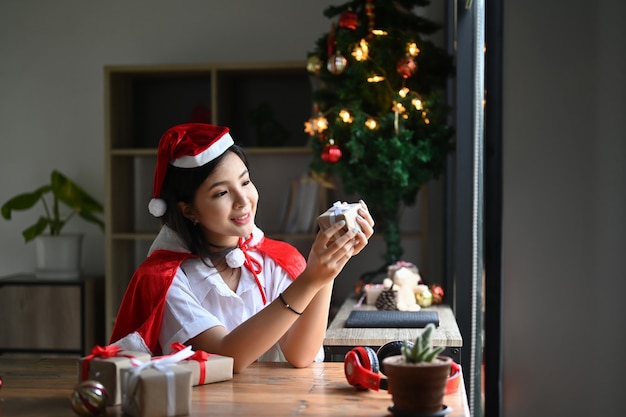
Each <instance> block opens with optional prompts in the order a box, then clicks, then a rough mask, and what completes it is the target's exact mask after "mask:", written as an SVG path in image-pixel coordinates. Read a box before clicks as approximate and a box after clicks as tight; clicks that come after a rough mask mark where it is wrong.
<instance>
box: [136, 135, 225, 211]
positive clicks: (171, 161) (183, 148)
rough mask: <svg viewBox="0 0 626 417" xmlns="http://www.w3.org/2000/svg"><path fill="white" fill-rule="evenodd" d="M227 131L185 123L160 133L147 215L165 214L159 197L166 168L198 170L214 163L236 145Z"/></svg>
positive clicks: (163, 201) (164, 204)
mask: <svg viewBox="0 0 626 417" xmlns="http://www.w3.org/2000/svg"><path fill="white" fill-rule="evenodd" d="M228 132H229V129H228V128H227V127H224V126H214V125H209V124H206V123H185V124H180V125H176V126H174V127H171V128H169V129H168V130H167V131H166V132H165V133H164V134H163V136H162V137H161V140H160V141H159V150H158V153H157V163H156V168H155V170H154V186H153V189H152V200H150V203H149V204H148V211H150V214H152V215H153V216H154V217H161V216H163V215H164V214H165V212H166V211H167V204H166V203H165V200H163V199H161V198H160V196H161V188H162V187H163V182H164V181H165V174H166V173H167V166H168V165H173V166H175V167H178V168H197V167H201V166H203V165H204V164H206V163H208V162H210V161H212V160H214V159H215V158H217V157H219V156H220V155H222V154H223V153H224V152H226V150H227V149H228V148H230V147H231V146H232V145H233V144H234V143H235V142H234V141H233V138H232V137H231V136H230V133H228Z"/></svg>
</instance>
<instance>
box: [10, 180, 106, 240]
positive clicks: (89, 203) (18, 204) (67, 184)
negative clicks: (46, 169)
mask: <svg viewBox="0 0 626 417" xmlns="http://www.w3.org/2000/svg"><path fill="white" fill-rule="evenodd" d="M39 201H41V203H42V205H43V208H44V215H43V216H41V217H39V219H38V220H37V222H36V223H35V224H33V225H32V226H29V227H27V228H26V229H24V231H23V232H22V235H23V236H24V241H25V242H29V241H31V240H33V239H34V238H36V237H37V236H39V235H42V234H44V233H45V232H46V229H48V232H49V234H50V235H52V236H57V235H59V234H61V230H63V227H64V226H65V225H66V224H67V222H68V221H69V220H70V219H71V218H72V217H73V216H74V215H76V214H77V215H78V216H79V217H81V218H83V219H84V220H86V221H87V222H90V223H94V224H96V225H97V226H98V227H100V229H101V230H103V231H104V221H103V220H102V219H101V218H100V217H99V216H98V213H102V212H103V208H102V204H101V203H100V202H98V201H97V200H96V199H95V198H93V197H92V196H91V195H89V194H88V193H87V192H86V191H85V190H83V189H82V188H81V187H80V186H78V185H77V184H76V183H75V182H73V181H72V180H70V179H69V178H67V177H66V176H65V175H63V174H62V173H60V172H59V171H57V170H53V171H52V174H51V175H50V184H46V185H43V186H41V187H39V188H37V189H36V190H35V191H33V192H29V193H22V194H18V195H16V196H15V197H13V198H11V199H9V200H8V201H7V202H6V203H4V204H3V205H2V208H1V211H2V217H4V218H5V219H6V220H11V213H12V212H13V211H24V210H28V209H30V208H32V207H33V206H35V205H36V204H37V203H38V202H39ZM60 203H63V204H64V205H65V206H67V208H69V209H70V210H69V211H67V212H64V213H62V212H61V207H60V206H61V204H60Z"/></svg>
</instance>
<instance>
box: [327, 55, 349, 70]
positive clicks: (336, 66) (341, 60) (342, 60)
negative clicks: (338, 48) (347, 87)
mask: <svg viewBox="0 0 626 417" xmlns="http://www.w3.org/2000/svg"><path fill="white" fill-rule="evenodd" d="M347 65H348V60H347V59H346V57H345V56H343V55H341V52H337V53H335V54H333V55H331V56H330V57H329V58H328V63H327V64H326V68H327V69H328V72H330V73H331V74H334V75H340V74H341V73H342V72H343V71H344V70H345V69H346V66H347Z"/></svg>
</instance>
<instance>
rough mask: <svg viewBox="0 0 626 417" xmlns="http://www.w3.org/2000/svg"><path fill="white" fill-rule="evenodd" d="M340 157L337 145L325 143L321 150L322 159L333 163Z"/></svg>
mask: <svg viewBox="0 0 626 417" xmlns="http://www.w3.org/2000/svg"><path fill="white" fill-rule="evenodd" d="M340 159H341V149H340V148H339V146H337V145H326V146H324V149H323V150H322V161H324V162H328V163H329V164H334V163H336V162H337V161H339V160H340Z"/></svg>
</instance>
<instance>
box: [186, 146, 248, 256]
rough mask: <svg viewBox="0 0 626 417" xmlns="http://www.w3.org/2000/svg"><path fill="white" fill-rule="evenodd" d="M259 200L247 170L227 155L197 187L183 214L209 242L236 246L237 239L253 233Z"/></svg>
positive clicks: (242, 164) (239, 159)
mask: <svg viewBox="0 0 626 417" xmlns="http://www.w3.org/2000/svg"><path fill="white" fill-rule="evenodd" d="M258 200H259V193H258V191H257V189H256V187H255V186H254V184H253V183H252V181H251V180H250V173H249V172H248V168H246V165H245V164H244V163H243V161H242V160H241V158H239V156H237V155H236V154H234V153H232V152H228V153H227V154H226V155H224V158H223V159H222V160H221V161H220V163H219V164H218V165H217V167H216V168H215V170H214V171H213V172H212V173H211V174H210V175H209V176H208V177H207V178H206V180H205V181H204V182H203V183H202V184H201V185H200V187H198V189H197V190H196V193H195V195H194V201H193V204H192V205H185V206H184V207H182V210H183V213H184V215H185V216H186V217H187V218H189V219H190V220H191V221H194V222H197V223H198V224H197V226H198V227H202V228H203V231H204V234H205V236H206V238H207V240H208V241H209V242H211V243H212V244H214V245H219V246H235V245H236V244H237V241H238V238H239V237H240V236H243V237H245V236H248V235H249V234H250V233H252V230H253V228H254V219H255V215H256V209H257V202H258Z"/></svg>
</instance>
